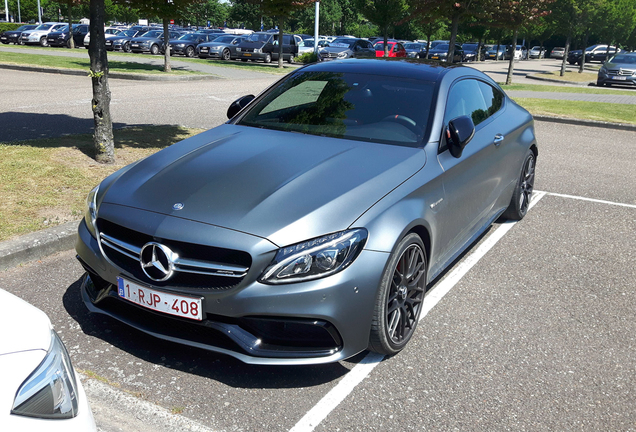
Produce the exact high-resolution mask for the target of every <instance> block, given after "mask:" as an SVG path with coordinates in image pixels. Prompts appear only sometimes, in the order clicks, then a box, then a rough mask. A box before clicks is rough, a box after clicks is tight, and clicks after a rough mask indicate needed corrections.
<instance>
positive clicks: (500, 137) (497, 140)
mask: <svg viewBox="0 0 636 432" xmlns="http://www.w3.org/2000/svg"><path fill="white" fill-rule="evenodd" d="M503 140H504V136H503V135H502V134H497V135H495V139H494V140H493V143H494V144H495V146H497V147H499V145H500V144H501V142H502V141H503Z"/></svg>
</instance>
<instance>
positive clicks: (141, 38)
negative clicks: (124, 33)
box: [130, 37, 163, 42]
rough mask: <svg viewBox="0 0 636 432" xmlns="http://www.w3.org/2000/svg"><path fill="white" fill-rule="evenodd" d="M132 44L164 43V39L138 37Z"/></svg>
mask: <svg viewBox="0 0 636 432" xmlns="http://www.w3.org/2000/svg"><path fill="white" fill-rule="evenodd" d="M130 41H131V42H155V41H162V42H163V40H162V39H159V38H150V37H147V38H146V37H138V38H132V39H131V40H130Z"/></svg>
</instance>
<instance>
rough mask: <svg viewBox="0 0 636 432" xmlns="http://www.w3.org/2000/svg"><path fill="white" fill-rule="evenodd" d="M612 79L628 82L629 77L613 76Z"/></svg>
mask: <svg viewBox="0 0 636 432" xmlns="http://www.w3.org/2000/svg"><path fill="white" fill-rule="evenodd" d="M612 79H615V80H619V81H627V77H623V76H613V77H612Z"/></svg>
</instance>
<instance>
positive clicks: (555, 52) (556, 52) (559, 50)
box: [550, 47, 565, 59]
mask: <svg viewBox="0 0 636 432" xmlns="http://www.w3.org/2000/svg"><path fill="white" fill-rule="evenodd" d="M564 55H565V48H563V47H554V48H552V51H550V58H557V59H562V58H563V56H564Z"/></svg>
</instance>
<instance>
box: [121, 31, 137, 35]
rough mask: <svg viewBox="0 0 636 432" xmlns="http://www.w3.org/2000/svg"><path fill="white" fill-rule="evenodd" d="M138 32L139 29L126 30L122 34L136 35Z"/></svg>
mask: <svg viewBox="0 0 636 432" xmlns="http://www.w3.org/2000/svg"><path fill="white" fill-rule="evenodd" d="M136 34H137V30H126V31H123V32H122V33H121V35H122V36H128V37H134V36H135V35H136Z"/></svg>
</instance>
